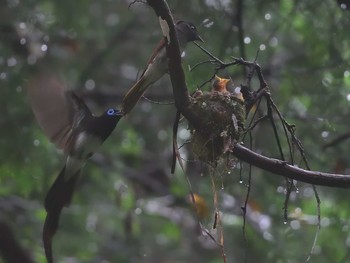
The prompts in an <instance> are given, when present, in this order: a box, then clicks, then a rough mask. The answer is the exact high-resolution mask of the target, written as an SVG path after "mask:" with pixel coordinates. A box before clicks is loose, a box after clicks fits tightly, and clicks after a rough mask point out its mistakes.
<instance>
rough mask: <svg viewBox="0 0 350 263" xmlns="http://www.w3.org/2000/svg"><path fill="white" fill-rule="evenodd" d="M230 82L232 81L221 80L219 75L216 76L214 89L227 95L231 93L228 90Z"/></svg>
mask: <svg viewBox="0 0 350 263" xmlns="http://www.w3.org/2000/svg"><path fill="white" fill-rule="evenodd" d="M228 82H230V79H224V78H220V77H218V76H217V75H215V81H214V85H213V88H214V90H216V91H218V92H223V93H227V92H229V91H228V90H227V89H226V85H227V83H228Z"/></svg>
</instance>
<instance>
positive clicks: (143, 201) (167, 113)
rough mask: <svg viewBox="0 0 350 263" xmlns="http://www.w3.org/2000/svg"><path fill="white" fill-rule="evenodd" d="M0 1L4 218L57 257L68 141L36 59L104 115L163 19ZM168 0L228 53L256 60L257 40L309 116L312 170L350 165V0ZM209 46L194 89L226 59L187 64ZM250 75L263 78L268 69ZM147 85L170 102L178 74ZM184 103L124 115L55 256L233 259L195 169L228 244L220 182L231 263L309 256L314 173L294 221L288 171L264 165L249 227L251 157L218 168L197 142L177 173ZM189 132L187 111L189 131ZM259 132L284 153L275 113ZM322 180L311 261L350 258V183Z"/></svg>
mask: <svg viewBox="0 0 350 263" xmlns="http://www.w3.org/2000/svg"><path fill="white" fill-rule="evenodd" d="M0 1H1V5H0V109H1V116H0V127H1V129H0V159H1V163H0V220H1V221H2V222H3V223H5V224H6V225H7V226H8V227H10V228H11V229H12V231H13V232H14V236H15V238H16V240H17V241H18V242H19V244H20V245H21V246H22V247H23V248H24V249H26V250H27V251H28V254H29V255H30V257H31V258H32V259H33V260H34V262H45V258H44V254H43V248H42V243H41V231H42V226H43V222H44V219H45V215H46V213H45V210H44V207H43V200H44V197H45V194H46V192H47V190H48V189H49V187H50V185H51V184H52V182H53V181H54V179H55V177H56V176H57V175H58V173H59V171H60V169H61V168H62V166H63V164H64V155H63V154H62V153H61V152H60V151H57V150H56V148H55V147H54V145H53V144H51V143H50V142H49V140H48V139H47V138H46V137H45V135H44V134H43V132H42V131H41V130H40V128H39V126H38V125H37V123H36V121H35V119H34V116H33V114H32V111H31V109H30V106H29V102H28V99H27V97H26V84H27V82H28V80H30V79H31V78H32V77H34V76H35V74H36V72H37V70H38V69H39V70H40V69H46V70H50V71H51V72H55V73H56V74H57V75H59V76H60V77H61V79H62V80H63V81H65V83H67V85H68V86H69V87H70V88H72V89H74V90H76V91H77V92H78V93H79V94H80V95H81V96H82V97H83V98H84V100H85V101H86V102H87V104H88V105H89V107H90V109H91V110H92V112H94V113H96V114H100V113H101V112H103V111H104V109H106V108H107V107H108V106H111V105H117V106H120V104H121V101H122V98H123V96H124V94H125V93H126V91H127V90H128V89H129V88H130V87H131V86H132V85H133V84H134V83H135V80H136V79H137V75H138V73H139V72H140V71H141V70H142V69H143V67H144V65H145V63H146V61H147V59H148V56H149V55H150V54H151V52H152V50H153V48H154V47H155V46H156V44H157V42H158V40H159V39H160V38H161V33H160V30H159V25H158V20H157V18H156V17H155V14H154V12H153V10H152V9H151V8H150V7H148V6H147V5H145V4H142V3H137V4H134V5H132V6H131V7H130V8H129V7H128V6H129V4H130V1H111V0H99V1H97V0H90V1H81V0H80V1H69V0H62V1H54V0H35V1H34V0H26V1H19V0H0ZM346 2H347V3H346ZM346 4H348V5H346ZM169 5H170V8H171V10H172V11H173V13H174V16H175V17H176V18H178V19H184V20H189V21H192V22H193V23H194V24H195V25H196V26H197V28H198V31H199V32H200V35H201V36H202V38H203V39H205V43H204V44H203V46H204V47H205V48H207V49H208V50H210V51H211V52H212V53H213V54H215V55H216V56H218V57H219V58H220V59H222V60H224V61H230V57H231V56H234V57H241V56H244V57H245V59H247V60H251V61H253V60H254V59H255V56H256V52H257V50H258V49H260V53H259V56H258V63H259V64H260V65H261V67H262V69H263V73H264V75H265V77H266V81H267V82H268V84H269V86H270V89H271V94H272V97H273V98H274V101H275V103H276V105H277V106H278V107H279V109H280V111H281V112H282V113H283V115H284V116H285V117H286V119H287V121H288V122H289V123H294V124H295V125H296V134H297V136H298V137H299V138H300V139H301V141H302V143H303V145H304V148H305V152H306V156H307V158H308V160H309V162H310V165H311V168H312V169H313V170H320V171H327V172H334V173H348V174H350V169H349V168H350V160H349V153H350V150H349V148H350V147H349V145H350V142H349V140H344V141H343V142H342V143H340V144H337V145H335V146H333V147H330V148H328V149H327V150H323V148H322V147H323V145H324V144H325V143H327V142H329V141H330V140H332V139H333V138H335V137H337V136H339V135H341V134H344V133H348V132H349V130H350V127H349V119H350V118H349V115H350V109H349V105H350V63H349V62H350V30H349V29H350V10H349V8H350V3H349V1H335V0H326V1H316V0H310V1H292V0H281V1H271V0H267V1H252V0H245V1H240V0H235V1H229V0H206V1H199V0H193V1H171V0H169ZM240 16H241V21H242V22H243V27H242V28H243V39H242V38H241V39H240V34H239V19H238V18H239V17H240ZM240 41H241V42H243V43H244V45H243V47H244V52H243V51H242V50H243V49H242V46H240V45H239V42H240ZM207 59H208V57H207V56H206V55H205V54H204V53H203V52H201V51H200V50H199V49H198V48H197V47H196V46H195V45H193V44H189V45H188V48H187V49H186V54H185V56H184V59H183V67H184V70H185V73H186V77H187V85H188V88H189V89H190V90H191V91H194V90H195V89H196V88H197V87H198V86H200V85H201V84H202V83H203V82H205V81H207V80H208V79H209V78H210V77H211V76H212V74H213V72H214V67H213V66H211V65H203V66H200V67H198V68H197V69H196V70H194V71H192V72H189V66H194V65H195V64H196V63H198V62H201V61H204V60H207ZM220 75H221V76H226V77H227V76H231V77H232V78H233V80H234V82H235V84H236V85H237V86H239V85H240V84H241V83H244V80H245V77H244V76H243V75H242V68H240V67H230V68H228V69H226V70H224V71H222V72H220ZM253 87H254V88H258V85H257V82H255V83H253ZM203 89H204V90H208V89H209V84H207V85H205V86H204V87H203ZM146 95H147V97H148V98H149V99H151V100H154V101H160V102H171V101H172V90H171V85H170V82H169V77H168V76H166V77H164V78H163V79H162V80H161V81H159V82H158V83H156V84H155V85H153V87H152V88H150V90H149V91H148V92H147V94H146ZM175 114H176V109H175V107H174V105H173V104H170V105H159V104H155V103H150V102H148V101H146V100H141V101H140V103H139V104H138V105H137V107H136V108H135V109H134V110H133V111H132V112H131V113H130V114H129V115H128V116H127V117H126V118H124V119H123V120H122V121H121V122H120V123H119V124H118V126H117V128H116V130H115V132H114V133H113V134H112V136H111V137H110V138H109V139H108V140H107V141H106V142H105V143H104V145H103V146H102V147H101V149H100V151H99V152H98V153H96V154H95V155H94V156H93V157H92V159H91V160H90V161H89V162H88V163H87V165H86V166H85V167H84V169H83V172H82V174H83V176H82V179H81V180H80V182H79V184H78V187H77V190H76V193H75V196H74V199H73V202H72V204H71V206H70V207H69V208H66V209H64V210H63V213H62V216H61V223H60V228H59V230H58V232H57V234H56V236H55V239H54V243H53V251H54V257H55V259H56V262H101V263H108V262H156V263H165V262H166V263H182V262H191V263H195V262H208V263H217V262H223V259H222V256H221V250H220V248H219V246H218V245H217V244H215V242H213V241H212V239H211V238H209V237H208V236H207V235H206V234H205V233H201V231H200V228H199V227H198V217H197V216H196V213H195V212H194V209H193V208H192V207H191V205H190V204H189V202H188V194H189V193H190V192H191V188H190V187H189V184H188V182H187V179H186V178H188V179H189V180H190V182H191V185H192V191H193V192H194V193H197V194H199V195H200V196H201V198H202V199H203V200H202V201H201V202H203V204H205V205H203V206H201V207H200V208H201V209H202V210H201V212H202V213H201V214H200V216H199V218H200V221H201V223H202V224H203V228H206V229H207V230H208V231H209V232H210V233H211V234H212V236H213V237H215V238H217V239H218V242H219V238H220V235H219V231H217V230H214V229H213V222H214V212H215V206H214V201H213V200H214V193H216V194H217V195H218V205H217V208H218V209H219V210H220V211H221V212H222V214H221V219H222V226H223V233H224V245H225V253H226V257H227V262H244V260H245V255H248V258H247V262H289V263H292V262H304V261H305V260H306V258H307V257H308V253H309V252H310V249H311V247H312V244H313V240H314V236H315V234H316V229H317V204H316V200H315V197H314V194H313V191H312V187H311V186H310V185H308V184H304V183H297V187H298V191H297V190H295V189H294V190H293V192H292V193H291V197H290V203H289V210H288V212H289V221H288V222H287V223H286V224H284V218H283V205H284V199H285V180H284V178H282V177H279V176H275V175H272V174H269V173H266V172H264V171H262V170H260V169H256V168H253V171H252V181H251V194H250V199H249V202H248V211H247V226H246V231H245V235H244V234H243V231H242V225H243V217H242V211H241V208H240V207H241V206H242V205H243V204H244V200H245V197H246V192H247V187H246V183H247V178H248V170H249V167H248V166H247V165H246V164H240V165H243V173H242V178H241V176H240V172H239V170H240V169H239V168H238V167H239V166H240V165H237V168H235V169H233V170H232V171H227V170H225V169H221V168H217V169H215V170H214V171H211V170H210V169H208V167H206V166H205V165H201V164H200V163H199V162H198V161H194V159H193V155H192V153H191V148H190V147H187V146H184V147H183V148H182V151H181V153H182V154H183V158H184V159H185V164H186V171H185V173H184V172H182V171H181V168H180V167H179V166H178V167H177V169H176V173H175V174H174V175H171V173H170V167H171V158H172V125H173V120H174V118H175ZM280 130H281V131H282V129H280ZM188 136H189V133H188V130H187V124H186V123H185V122H181V125H180V128H179V140H180V142H182V143H183V142H186V141H187V140H188ZM253 138H254V142H253V149H254V150H255V151H257V152H260V153H263V154H264V155H267V156H271V157H276V158H278V157H279V154H278V149H277V146H276V142H275V140H274V136H273V132H272V129H271V127H270V125H269V123H268V122H266V123H262V124H260V125H259V126H258V127H257V128H256V129H255V130H254V132H253ZM284 150H285V152H286V153H287V151H288V150H287V148H285V149H284ZM299 161H300V160H299V159H298V160H296V163H298V162H299ZM210 173H211V175H212V176H213V177H215V180H214V181H215V187H213V186H212V181H211V176H210ZM241 179H242V181H243V183H240V181H241ZM213 189H214V190H213ZM318 191H319V194H320V198H321V217H322V218H321V231H320V233H319V238H318V240H317V243H316V247H315V249H314V251H313V255H312V257H311V260H310V262H325V263H328V262H350V252H349V251H350V250H349V246H350V235H349V234H350V225H349V224H350V202H349V199H348V196H349V195H350V191H349V190H342V189H332V188H328V187H318ZM200 204H202V203H200ZM3 238H4V237H3ZM5 240H6V238H5ZM0 262H5V261H1V259H0Z"/></svg>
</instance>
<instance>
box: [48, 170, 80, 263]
mask: <svg viewBox="0 0 350 263" xmlns="http://www.w3.org/2000/svg"><path fill="white" fill-rule="evenodd" d="M65 170H66V166H64V167H63V169H62V171H61V172H60V174H59V175H58V177H57V179H56V181H55V182H54V183H53V185H52V186H51V188H50V190H49V192H48V193H47V195H46V198H45V202H44V205H45V209H46V212H47V215H46V219H45V223H44V228H43V243H44V249H45V255H46V258H47V261H48V263H52V262H53V257H52V238H53V236H54V235H55V233H56V231H57V228H58V223H59V219H60V214H61V211H62V208H63V207H64V206H68V205H69V204H70V202H71V200H72V197H73V192H74V188H75V184H76V182H77V179H78V178H79V174H80V171H78V172H76V173H75V174H74V175H73V176H71V177H70V178H69V180H65V176H64V175H65Z"/></svg>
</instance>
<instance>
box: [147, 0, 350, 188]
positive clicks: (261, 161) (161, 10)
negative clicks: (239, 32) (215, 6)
mask: <svg viewBox="0 0 350 263" xmlns="http://www.w3.org/2000/svg"><path fill="white" fill-rule="evenodd" d="M147 2H148V4H149V5H150V6H151V7H152V8H153V9H154V11H155V12H156V14H157V16H158V17H161V18H162V19H164V20H166V22H167V23H168V26H169V30H170V33H169V35H170V41H169V44H168V45H167V54H168V58H169V74H170V79H171V83H172V86H173V92H174V99H175V105H176V107H177V109H178V110H179V111H180V112H181V114H182V115H183V116H184V117H185V118H186V119H187V120H188V121H189V123H190V124H191V125H192V126H193V127H194V128H196V129H200V128H201V127H205V124H204V123H203V120H202V119H201V116H199V115H196V114H195V113H193V112H192V111H191V107H190V105H191V100H190V97H189V93H188V90H187V86H186V82H185V74H184V72H183V69H182V66H181V57H180V49H179V44H178V40H177V35H176V31H175V28H174V22H173V19H172V16H171V13H170V10H169V7H168V5H167V3H166V1H165V0H148V1H147ZM232 63H233V64H244V65H251V63H249V62H246V61H244V60H243V59H236V58H235V59H234V61H233V62H232ZM254 64H255V65H254V66H255V67H256V68H257V73H258V77H259V81H260V85H261V87H260V89H264V88H266V87H267V84H266V82H265V80H264V78H263V76H262V73H261V69H260V67H259V66H258V65H257V64H256V63H254ZM232 154H233V155H234V156H236V157H237V158H238V159H240V160H242V161H245V162H247V163H249V164H251V165H253V166H256V167H259V168H261V169H264V170H266V171H269V172H271V173H274V174H277V175H281V176H284V177H287V178H290V179H293V180H298V181H302V182H305V183H310V184H314V185H324V186H330V187H339V188H350V175H341V174H329V173H323V172H318V171H309V170H304V169H301V168H298V167H296V166H293V165H290V164H288V163H287V162H285V161H281V160H278V159H273V158H268V157H265V156H263V155H260V154H257V153H255V152H253V151H251V150H249V149H247V148H245V147H244V146H242V145H240V144H236V145H235V146H234V147H233V149H232Z"/></svg>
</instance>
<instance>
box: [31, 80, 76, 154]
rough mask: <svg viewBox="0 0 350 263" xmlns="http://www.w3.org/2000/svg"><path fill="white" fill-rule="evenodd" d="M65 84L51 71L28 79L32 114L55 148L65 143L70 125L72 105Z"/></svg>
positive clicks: (61, 146) (62, 146)
mask: <svg viewBox="0 0 350 263" xmlns="http://www.w3.org/2000/svg"><path fill="white" fill-rule="evenodd" d="M66 90H67V88H66V86H65V85H64V84H63V83H62V82H61V81H60V80H59V78H58V77H57V76H56V75H55V74H52V73H40V74H36V75H35V76H34V77H33V78H31V79H30V80H29V81H28V85H27V93H28V97H29V100H30V103H31V106H32V109H33V112H34V115H35V117H36V119H37V121H38V123H39V125H40V127H41V128H42V129H43V131H44V132H45V134H46V135H47V136H48V137H49V139H50V140H51V142H53V143H54V144H55V145H56V146H57V148H59V149H62V148H64V146H65V145H66V141H67V139H68V137H69V134H70V132H71V127H72V121H73V119H72V115H73V111H74V109H73V106H72V104H71V103H70V102H69V101H68V100H67V97H66Z"/></svg>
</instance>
